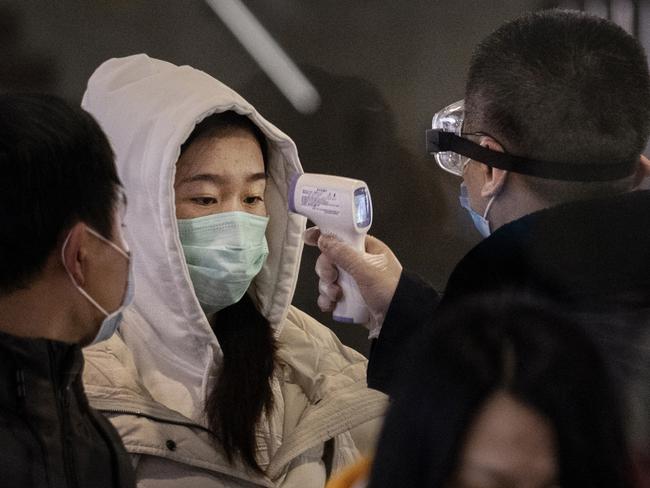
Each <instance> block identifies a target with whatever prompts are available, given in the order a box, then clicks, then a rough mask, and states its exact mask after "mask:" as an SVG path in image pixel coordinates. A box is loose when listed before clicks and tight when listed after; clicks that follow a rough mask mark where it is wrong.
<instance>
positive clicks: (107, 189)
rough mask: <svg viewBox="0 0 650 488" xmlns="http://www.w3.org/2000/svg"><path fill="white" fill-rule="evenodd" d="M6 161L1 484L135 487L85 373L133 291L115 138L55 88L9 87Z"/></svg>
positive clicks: (0, 120)
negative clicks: (12, 90)
mask: <svg viewBox="0 0 650 488" xmlns="http://www.w3.org/2000/svg"><path fill="white" fill-rule="evenodd" d="M0 170H2V178H0V216H1V218H2V224H3V225H2V229H0V270H1V271H0V357H1V358H2V360H1V361H0V369H1V371H2V380H1V381H0V391H1V393H0V419H1V426H0V437H1V438H2V441H3V455H2V462H0V480H2V481H1V484H2V486H6V487H15V488H19V487H20V488H23V487H64V486H66V487H67V486H93V487H98V488H101V487H114V488H117V487H131V486H135V483H134V477H133V471H132V469H131V464H130V460H129V458H128V457H127V454H126V451H125V450H124V447H123V446H122V443H121V442H120V438H119V436H118V435H117V433H116V432H115V429H113V427H112V426H111V425H110V423H109V422H107V421H106V420H105V419H104V418H103V417H102V416H101V415H100V414H99V413H97V412H95V411H94V410H93V409H92V408H90V407H89V406H88V400H87V398H86V395H85V393H84V389H83V386H82V381H81V372H82V369H83V356H82V354H81V347H84V346H87V345H89V344H96V343H99V342H101V341H104V340H106V339H108V338H109V337H110V336H111V335H112V334H113V332H114V331H115V329H116V328H117V327H118V326H119V324H120V321H121V317H122V312H123V310H124V308H125V307H126V306H127V305H128V303H129V301H130V299H131V297H132V292H133V281H132V278H131V275H130V263H131V256H130V254H129V250H128V247H127V245H126V243H125V242H124V240H123V238H122V229H121V226H122V217H123V213H124V209H125V204H126V201H125V198H124V193H123V191H122V188H121V184H120V180H119V179H118V176H117V172H116V170H115V164H114V161H113V152H112V150H111V147H110V145H109V143H108V141H107V139H106V136H105V135H104V133H103V132H102V131H101V129H100V128H99V126H98V125H97V123H96V122H95V121H94V119H93V118H92V117H91V116H90V115H89V114H88V113H86V112H85V111H83V110H81V109H79V108H76V107H72V106H70V105H69V104H67V103H66V102H65V101H63V100H61V99H59V98H57V97H54V96H49V95H37V94H32V95H15V94H3V95H0Z"/></svg>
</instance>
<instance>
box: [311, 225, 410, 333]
mask: <svg viewBox="0 0 650 488" xmlns="http://www.w3.org/2000/svg"><path fill="white" fill-rule="evenodd" d="M304 239H305V244H307V245H310V246H318V248H319V249H320V251H321V253H322V254H321V255H320V256H319V257H318V260H317V261H316V274H317V275H318V278H319V282H318V292H319V296H318V306H319V308H320V309H321V310H322V311H323V312H331V311H332V310H334V308H335V307H336V302H337V301H338V300H339V299H340V298H341V296H342V291H341V287H340V286H338V284H337V283H336V280H337V279H338V271H337V269H336V266H338V267H340V268H341V269H343V270H344V271H347V272H348V273H349V274H350V276H351V277H352V278H353V279H354V281H356V283H357V286H358V287H359V291H360V292H361V296H362V297H363V299H364V300H365V302H366V305H367V306H368V310H369V312H370V317H371V319H370V323H369V324H365V325H366V327H367V328H368V329H369V330H370V337H371V338H374V337H377V335H379V330H380V328H381V325H382V324H383V322H384V318H385V317H386V312H388V306H389V305H390V302H391V300H392V299H393V295H394V294H395V289H396V288H397V283H398V282H399V278H400V275H401V274H402V265H401V264H400V263H399V261H398V260H397V258H396V257H395V255H394V254H393V252H392V251H391V250H390V248H389V247H388V246H387V245H386V244H384V243H383V242H382V241H380V240H379V239H377V238H375V237H372V236H366V252H365V254H362V253H360V252H359V251H357V250H356V249H354V248H352V247H351V246H349V245H347V244H346V243H344V242H342V241H340V240H338V239H337V238H336V237H334V236H330V235H321V233H320V230H319V229H318V227H311V228H309V229H307V230H306V231H305V234H304Z"/></svg>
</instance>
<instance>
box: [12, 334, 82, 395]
mask: <svg viewBox="0 0 650 488" xmlns="http://www.w3.org/2000/svg"><path fill="white" fill-rule="evenodd" d="M0 358H1V359H0V374H2V376H3V378H4V381H2V384H0V389H1V390H2V394H1V396H2V397H3V398H4V399H5V401H6V400H9V399H12V398H14V397H16V396H20V395H21V394H22V393H23V392H22V391H21V388H22V386H21V382H22V381H27V379H29V381H30V382H33V381H34V380H39V381H38V382H39V383H50V382H52V383H53V385H54V387H55V389H65V388H67V387H69V386H70V385H71V384H72V383H73V382H74V381H75V380H76V379H79V377H80V374H81V370H82V368H83V356H82V354H81V349H80V347H79V346H78V345H77V344H69V343H65V342H60V341H53V340H48V339H33V338H23V337H18V336H14V335H11V334H6V333H3V332H0Z"/></svg>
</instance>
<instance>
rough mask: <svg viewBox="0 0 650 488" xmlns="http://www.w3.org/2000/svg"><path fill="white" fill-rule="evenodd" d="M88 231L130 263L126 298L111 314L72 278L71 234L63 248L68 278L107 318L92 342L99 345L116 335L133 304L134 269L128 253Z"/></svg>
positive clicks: (62, 254)
mask: <svg viewBox="0 0 650 488" xmlns="http://www.w3.org/2000/svg"><path fill="white" fill-rule="evenodd" d="M86 230H87V231H88V232H90V233H91V234H92V235H94V236H95V237H97V238H98V239H99V240H101V241H103V242H104V243H106V244H108V245H109V246H110V247H111V248H113V249H114V250H115V251H116V252H117V253H118V254H120V255H121V256H123V257H124V258H126V260H127V261H128V263H129V264H128V266H129V269H128V274H127V280H126V287H125V290H124V296H123V297H122V303H121V304H120V306H119V307H118V308H117V309H116V310H115V311H113V312H111V313H109V312H108V311H107V310H106V309H105V308H104V307H102V306H101V305H100V304H99V303H97V300H95V299H94V298H93V297H91V296H90V294H89V293H88V292H87V291H86V290H84V289H83V288H81V286H79V285H78V284H77V282H76V281H75V280H74V277H73V276H72V273H70V270H69V269H68V268H67V267H66V265H65V248H66V246H67V245H68V241H69V240H70V234H68V237H66V239H65V242H64V243H63V246H62V247H61V259H62V261H63V267H64V268H65V270H66V272H67V273H68V276H69V277H70V279H71V280H72V283H73V284H74V286H75V288H77V290H79V293H81V294H82V295H83V296H84V297H85V298H86V299H87V300H88V301H89V302H90V303H91V304H92V305H93V306H94V307H95V308H96V309H97V310H99V311H100V312H101V313H102V314H104V316H105V318H104V320H103V321H102V325H101V326H100V327H99V330H98V331H97V335H96V336H95V338H94V339H93V341H92V344H97V343H98V342H102V341H105V340H106V339H109V338H110V337H111V336H112V335H113V334H114V333H115V331H116V330H117V328H118V327H119V326H120V324H121V322H122V313H123V312H124V309H125V308H126V307H128V306H129V305H130V304H131V302H133V295H134V291H135V290H134V280H133V267H132V265H131V256H130V254H129V252H128V251H125V250H123V249H121V248H120V247H119V246H118V245H116V244H115V243H113V242H111V241H109V240H108V239H106V238H105V237H104V236H102V235H101V234H99V233H98V232H97V231H95V230H93V229H91V228H90V227H86Z"/></svg>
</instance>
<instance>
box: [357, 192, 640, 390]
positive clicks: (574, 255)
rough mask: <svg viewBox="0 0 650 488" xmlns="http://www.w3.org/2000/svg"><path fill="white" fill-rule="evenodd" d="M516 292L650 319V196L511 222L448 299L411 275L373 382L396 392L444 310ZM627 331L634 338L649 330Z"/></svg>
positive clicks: (376, 358) (450, 287)
mask: <svg viewBox="0 0 650 488" xmlns="http://www.w3.org/2000/svg"><path fill="white" fill-rule="evenodd" d="M513 288H514V289H515V290H518V291H520V292H534V293H542V294H544V295H546V296H547V297H549V298H551V299H553V300H556V301H558V302H560V303H561V304H562V305H566V306H569V307H570V308H571V309H574V310H579V311H581V312H589V313H600V312H607V313H610V312H612V311H616V312H618V311H624V312H625V313H628V312H629V311H632V314H636V313H640V314H644V313H645V314H646V315H650V191H637V192H632V193H628V194H625V195H620V196H616V197H610V198H603V199H598V200H588V201H581V202H573V203H569V204H564V205H559V206H556V207H553V208H549V209H547V210H543V211H540V212H536V213H533V214H530V215H527V216H525V217H522V218H520V219H518V220H516V221H514V222H511V223H509V224H507V225H504V226H503V227H501V228H499V229H498V230H497V231H496V232H494V234H492V235H491V236H490V237H488V238H487V239H485V240H483V241H482V242H481V243H479V244H478V245H477V246H476V247H474V248H473V249H472V250H471V251H470V252H469V253H468V254H467V255H466V256H465V257H464V258H463V259H462V260H461V261H460V262H459V263H458V265H457V266H456V268H455V269H454V270H453V272H452V274H451V276H450V278H449V281H448V283H447V288H446V291H445V294H444V296H443V297H441V296H440V295H439V294H438V293H437V292H436V291H435V290H433V288H431V287H430V286H429V285H428V284H426V283H425V282H423V281H422V280H420V279H419V278H417V276H415V275H412V274H410V273H408V272H404V273H403V274H402V277H401V278H400V282H399V284H398V287H397V290H396V292H395V296H394V298H393V301H392V302H391V305H390V308H389V310H388V313H387V316H386V320H385V321H384V324H383V326H382V330H381V333H380V335H379V338H378V339H377V340H376V342H375V343H374V344H373V345H372V349H371V354H370V363H369V365H368V385H369V386H371V387H372V388H376V389H379V390H382V391H384V392H386V391H387V390H388V389H389V384H390V381H391V379H392V377H393V374H394V371H395V370H396V368H397V365H396V362H397V361H400V360H403V358H402V356H404V346H405V344H406V343H407V342H409V341H411V340H413V338H414V337H416V338H417V337H418V336H419V335H421V334H423V333H427V330H428V329H430V328H431V327H432V326H433V325H432V324H435V315H436V310H437V309H438V308H439V307H444V306H449V305H450V304H453V303H454V302H455V301H457V300H459V299H462V298H463V297H467V296H469V295H471V294H473V293H480V292H482V291H492V292H494V291H498V290H500V289H509V290H510V289H513ZM637 323H638V324H639V328H642V327H646V328H647V326H648V321H647V320H643V321H637ZM645 332H646V333H647V330H646V331H645ZM625 333H626V334H628V336H627V340H628V341H634V340H635V337H637V336H638V335H639V334H640V333H643V331H641V330H639V329H637V330H628V331H625ZM621 339H623V340H626V338H625V337H622V338H621Z"/></svg>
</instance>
